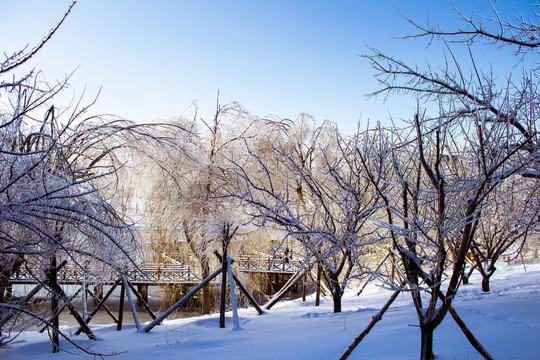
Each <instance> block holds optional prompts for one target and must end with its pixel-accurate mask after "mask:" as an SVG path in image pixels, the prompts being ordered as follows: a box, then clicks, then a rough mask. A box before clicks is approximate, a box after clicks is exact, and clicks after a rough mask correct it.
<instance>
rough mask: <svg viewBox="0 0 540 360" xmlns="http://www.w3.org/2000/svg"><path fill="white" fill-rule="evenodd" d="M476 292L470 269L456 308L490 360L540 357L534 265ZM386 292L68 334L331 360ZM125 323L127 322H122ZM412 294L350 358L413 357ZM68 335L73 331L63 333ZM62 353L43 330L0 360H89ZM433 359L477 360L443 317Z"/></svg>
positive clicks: (507, 270)
mask: <svg viewBox="0 0 540 360" xmlns="http://www.w3.org/2000/svg"><path fill="white" fill-rule="evenodd" d="M491 288H492V291H491V293H489V294H483V293H482V292H481V290H480V278H479V276H478V275H477V274H476V275H474V276H473V277H472V279H471V283H470V284H469V285H465V286H462V287H461V288H460V290H459V292H458V296H457V298H456V300H455V301H454V307H455V308H456V310H457V312H458V314H459V315H460V316H461V317H462V319H464V321H465V323H466V324H467V326H468V327H469V328H470V329H471V331H472V332H473V333H474V334H475V336H476V337H477V339H478V340H479V341H480V342H481V343H482V344H483V345H484V347H485V348H486V349H487V350H488V351H489V352H490V353H491V354H492V355H493V357H494V358H495V359H527V360H529V359H540V264H531V265H526V266H525V268H524V266H522V265H516V266H505V265H502V264H501V266H500V269H499V270H497V272H496V273H495V275H494V278H493V279H492V283H491ZM390 295H391V292H390V291H388V290H384V289H382V288H381V287H379V286H377V285H376V284H370V285H369V286H367V287H366V289H365V290H364V292H363V293H362V295H361V296H360V297H356V296H355V290H350V291H348V292H347V293H346V294H345V295H344V299H343V312H342V313H339V314H334V313H332V302H331V300H329V299H324V300H323V301H322V303H321V306H319V307H315V306H314V301H313V300H314V299H313V297H310V298H308V301H306V302H301V301H299V300H295V301H283V302H280V303H278V304H277V305H276V306H274V307H273V308H272V309H271V310H269V311H267V312H266V313H265V314H264V315H262V316H259V315H257V313H256V311H255V310H253V309H243V310H240V326H241V328H240V329H233V323H232V318H231V317H230V316H231V314H230V313H228V317H227V327H226V328H224V329H219V328H218V316H216V315H207V316H201V317H196V318H189V319H180V320H172V321H165V322H164V323H163V324H162V325H160V326H157V327H155V328H154V329H153V330H152V331H151V332H150V333H144V332H141V331H137V330H136V329H135V327H134V325H125V326H124V329H123V330H122V331H120V332H117V331H116V327H115V326H113V325H101V326H100V325H93V326H91V328H92V330H93V331H94V332H95V334H96V335H97V336H98V337H99V340H98V341H89V340H87V338H85V336H84V335H81V336H73V337H72V339H74V340H75V341H76V342H77V343H78V344H81V345H82V346H85V347H88V348H89V349H90V350H91V351H93V352H97V353H102V354H112V353H117V354H118V355H116V356H113V357H110V358H109V359H114V360H124V359H130V360H137V359H141V360H142V359H144V360H147V359H212V360H215V359H337V358H339V356H340V355H341V354H342V353H343V351H345V349H346V348H347V346H348V345H349V344H350V343H351V342H352V341H353V339H354V338H355V337H356V336H357V335H358V334H359V333H360V332H361V331H362V330H363V329H364V327H365V326H366V325H367V324H368V323H369V322H370V321H371V318H372V316H373V315H375V314H376V313H377V312H378V311H379V309H380V308H381V307H382V306H383V304H384V303H385V302H386V300H387V299H388V298H389V297H390ZM127 320H128V321H129V320H130V319H129V318H128V319H127ZM417 323H418V320H417V318H416V313H415V311H414V308H413V306H412V303H411V300H410V295H408V294H406V293H404V294H400V296H399V297H398V298H397V299H396V301H395V302H394V304H393V305H392V306H391V307H390V309H389V310H388V311H387V312H386V314H385V315H384V317H383V319H382V320H381V321H380V322H379V323H378V324H377V325H376V326H375V327H374V328H373V329H372V330H371V332H370V334H369V335H368V336H367V337H366V338H365V339H364V340H363V341H362V343H360V345H359V346H358V347H357V348H356V349H355V350H354V352H353V353H352V355H351V356H350V357H349V359H418V358H419V347H420V330H419V329H418V327H417V326H416V324H417ZM64 330H65V331H67V332H74V331H75V329H73V328H71V329H64ZM61 346H62V347H63V349H64V350H65V351H67V352H71V353H76V354H79V356H74V355H72V354H69V353H66V352H64V353H59V354H51V353H50V351H51V345H50V342H49V341H48V337H47V335H46V334H37V333H23V334H21V335H20V336H19V337H17V338H16V339H15V341H14V342H12V343H11V344H10V345H9V349H1V350H0V359H9V360H15V359H17V360H19V359H21V360H22V359H32V360H35V359H54V360H66V359H70V360H72V359H94V357H93V356H91V355H85V354H81V352H80V351H79V350H76V349H74V348H73V347H72V346H70V345H69V344H67V343H66V342H65V341H63V342H62V343H61ZM434 351H435V354H436V358H437V359H448V360H450V359H480V358H481V357H480V356H479V355H478V353H477V352H476V351H475V350H474V348H472V347H471V346H470V345H469V343H468V341H467V339H466V338H465V336H464V335H463V334H462V332H461V330H460V329H459V328H458V327H457V325H455V323H454V322H453V320H452V318H451V316H450V315H448V316H447V317H446V319H445V320H444V322H443V323H442V324H441V325H440V326H439V327H438V328H437V329H436V331H435V340H434Z"/></svg>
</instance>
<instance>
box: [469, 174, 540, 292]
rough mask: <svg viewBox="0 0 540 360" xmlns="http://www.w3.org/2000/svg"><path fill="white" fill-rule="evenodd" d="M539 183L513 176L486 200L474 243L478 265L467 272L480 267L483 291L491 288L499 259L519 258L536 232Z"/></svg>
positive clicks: (474, 253)
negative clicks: (503, 257) (526, 243)
mask: <svg viewBox="0 0 540 360" xmlns="http://www.w3.org/2000/svg"><path fill="white" fill-rule="evenodd" d="M538 185H539V184H538V181H536V180H531V179H527V178H520V177H513V178H510V179H508V180H506V181H504V182H503V184H501V186H500V187H499V188H497V189H496V191H494V192H493V193H492V194H491V195H490V196H489V198H488V200H487V201H486V203H487V204H488V205H487V206H486V207H484V209H483V210H482V212H483V214H482V217H481V218H480V219H479V224H478V230H477V234H476V237H475V238H474V240H473V241H472V244H471V253H472V254H473V259H474V265H473V266H472V267H471V270H470V271H469V273H468V275H467V277H468V276H470V274H471V272H472V271H473V270H474V269H477V270H478V272H479V273H480V274H481V275H482V290H483V291H490V286H489V279H490V278H491V276H492V275H493V274H494V273H495V271H496V270H497V268H496V263H497V261H499V260H500V258H501V257H502V256H503V255H506V256H507V257H508V259H509V260H510V259H516V258H517V257H519V256H520V254H521V253H522V249H523V247H524V245H525V242H526V241H527V237H528V236H529V235H534V234H535V232H536V230H537V227H538V222H539V212H540V205H539V204H538V199H539V198H540V197H539V193H538V191H539V190H538ZM464 276H465V274H464ZM464 281H465V279H464Z"/></svg>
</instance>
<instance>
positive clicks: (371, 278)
mask: <svg viewBox="0 0 540 360" xmlns="http://www.w3.org/2000/svg"><path fill="white" fill-rule="evenodd" d="M389 256H390V252H389V253H388V254H386V256H385V257H384V259H383V261H381V262H380V264H379V266H377V268H376V269H375V271H373V272H374V273H376V272H377V271H379V269H380V268H381V266H382V265H383V264H384V262H385V261H386V259H388V257H389ZM392 266H393V265H392ZM374 277H375V276H374V275H373V274H369V276H368V278H367V280H366V282H365V283H364V284H363V285H362V287H361V288H360V290H358V292H357V293H356V296H360V294H361V293H362V291H364V289H365V287H366V286H367V284H369V283H370V282H371V280H373V278H374ZM393 278H394V276H393V275H392V279H393Z"/></svg>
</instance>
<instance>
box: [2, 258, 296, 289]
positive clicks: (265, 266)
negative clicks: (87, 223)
mask: <svg viewBox="0 0 540 360" xmlns="http://www.w3.org/2000/svg"><path fill="white" fill-rule="evenodd" d="M167 258H168V259H167ZM166 259H167V260H168V261H169V262H167V263H144V264H142V265H140V266H139V269H136V268H135V267H133V268H130V269H128V270H127V271H126V272H125V273H124V275H125V276H126V278H127V279H128V280H129V282H131V283H132V284H135V285H169V284H170V285H172V284H198V283H200V282H201V281H202V280H203V279H202V276H201V270H200V267H199V266H192V265H188V264H182V263H181V262H180V261H178V260H175V259H174V258H171V257H169V256H166ZM235 266H236V268H237V269H238V270H239V271H241V272H249V273H268V274H283V275H287V274H294V273H295V272H297V271H298V270H299V268H300V267H301V263H300V262H299V261H297V260H289V259H287V258H277V257H272V256H261V255H256V256H253V255H240V256H239V257H238V259H236V261H235ZM42 276H43V270H42V269H38V268H36V269H30V271H28V270H26V269H24V268H21V270H20V271H18V272H16V273H15V274H14V275H13V276H12V277H11V278H10V279H9V283H11V284H35V283H36V278H40V277H42ZM117 279H118V274H115V273H113V272H111V273H110V274H106V275H105V276H103V275H102V276H100V277H95V278H92V277H91V276H89V274H88V273H85V272H84V271H83V270H82V269H81V268H80V267H76V266H73V265H69V264H68V265H66V266H65V267H64V268H63V269H62V270H61V271H60V272H59V273H58V283H59V284H65V285H76V284H81V283H82V282H83V281H85V280H86V282H88V283H94V282H95V283H101V284H113V283H114V282H115V281H116V280H117Z"/></svg>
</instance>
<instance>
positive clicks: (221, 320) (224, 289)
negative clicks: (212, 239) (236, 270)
mask: <svg viewBox="0 0 540 360" xmlns="http://www.w3.org/2000/svg"><path fill="white" fill-rule="evenodd" d="M226 295H227V245H226V244H225V242H223V257H222V259H221V297H220V303H219V327H220V328H224V327H225V300H226Z"/></svg>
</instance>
